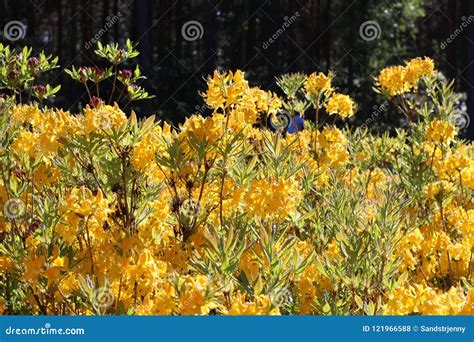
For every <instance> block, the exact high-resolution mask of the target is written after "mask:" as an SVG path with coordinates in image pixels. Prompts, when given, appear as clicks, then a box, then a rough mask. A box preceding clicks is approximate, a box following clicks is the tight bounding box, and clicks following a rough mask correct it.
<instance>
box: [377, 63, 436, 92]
mask: <svg viewBox="0 0 474 342" xmlns="http://www.w3.org/2000/svg"><path fill="white" fill-rule="evenodd" d="M433 73H434V63H433V61H432V60H431V59H430V58H428V57H424V58H420V57H418V58H414V59H412V60H411V61H409V62H407V63H406V64H405V65H404V66H402V65H397V66H391V67H388V68H385V69H383V70H382V71H381V72H380V75H379V76H378V77H377V83H378V84H379V85H380V87H381V88H382V91H384V92H386V93H387V94H388V95H390V96H396V95H401V94H404V93H408V92H410V91H411V90H416V89H417V88H418V84H419V82H420V79H421V78H422V77H431V76H432V75H433Z"/></svg>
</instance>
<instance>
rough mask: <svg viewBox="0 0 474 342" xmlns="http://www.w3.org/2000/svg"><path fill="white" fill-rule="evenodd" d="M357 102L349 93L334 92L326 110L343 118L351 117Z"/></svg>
mask: <svg viewBox="0 0 474 342" xmlns="http://www.w3.org/2000/svg"><path fill="white" fill-rule="evenodd" d="M354 108H355V104H354V101H353V100H352V99H351V98H350V96H348V95H343V94H334V95H332V96H331V98H330V99H329V100H328V102H327V104H326V110H327V112H328V113H329V114H337V115H339V116H340V117H343V118H349V117H351V116H352V115H354Z"/></svg>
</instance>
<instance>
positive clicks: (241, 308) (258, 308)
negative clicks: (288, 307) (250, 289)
mask: <svg viewBox="0 0 474 342" xmlns="http://www.w3.org/2000/svg"><path fill="white" fill-rule="evenodd" d="M225 313H226V314H227V315H231V316H242V315H245V316H249V315H252V316H259V315H279V314H280V310H279V309H278V308H273V306H272V302H271V300H270V297H269V296H267V295H256V296H255V297H254V299H253V300H251V301H246V299H245V295H244V294H242V293H240V292H239V293H237V294H236V296H235V298H234V300H233V302H232V305H231V307H230V309H229V310H227V311H226V312H225Z"/></svg>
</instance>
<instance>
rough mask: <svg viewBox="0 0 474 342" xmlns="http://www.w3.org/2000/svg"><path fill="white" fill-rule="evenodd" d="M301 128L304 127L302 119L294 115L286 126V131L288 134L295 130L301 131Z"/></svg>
mask: <svg viewBox="0 0 474 342" xmlns="http://www.w3.org/2000/svg"><path fill="white" fill-rule="evenodd" d="M303 129H304V119H303V118H302V117H301V116H299V115H295V117H294V118H293V120H291V123H290V125H289V126H288V128H287V130H286V132H287V133H289V134H294V133H296V132H301V131H302V130H303Z"/></svg>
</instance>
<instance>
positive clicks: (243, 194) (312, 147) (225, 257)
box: [0, 43, 474, 315]
mask: <svg viewBox="0 0 474 342" xmlns="http://www.w3.org/2000/svg"><path fill="white" fill-rule="evenodd" d="M0 50H1V57H2V59H1V60H2V62H1V63H2V64H1V67H2V76H1V77H2V79H1V82H2V84H3V85H4V87H5V88H7V89H8V91H9V94H8V95H6V96H3V97H2V100H1V104H2V115H1V116H0V119H1V121H0V138H1V143H2V146H1V150H0V152H1V153H0V173H1V180H0V184H1V187H0V204H1V205H2V207H3V208H4V210H3V212H2V213H1V216H0V231H1V241H2V244H1V247H0V269H1V271H2V272H1V276H0V277H1V283H0V303H1V305H0V310H1V311H2V312H3V313H4V314H69V315H76V314H140V315H143V314H181V315H191V314H192V315H194V314H204V315H207V314H229V315H257V314H258V315H260V314H265V315H266V314H295V315H296V314H338V315H345V314H368V315H374V314H402V315H406V314H441V315H450V314H472V313H473V302H474V290H473V288H472V268H473V267H472V266H473V261H472V250H473V238H474V231H473V227H474V201H473V196H472V194H473V191H474V153H473V152H474V151H473V148H472V145H468V144H466V143H464V142H462V141H460V140H459V139H457V138H456V127H455V125H454V124H453V120H454V119H453V117H452V116H453V111H454V107H453V104H454V103H455V101H456V95H455V94H453V92H452V90H451V86H450V85H449V84H446V83H444V82H442V81H440V80H438V79H437V78H436V75H435V72H434V66H433V64H432V62H431V60H429V59H427V58H425V59H415V60H412V61H410V62H408V63H407V64H406V65H405V66H399V67H390V68H388V69H384V70H382V72H381V74H380V76H379V77H378V78H377V80H376V90H377V91H378V92H381V93H383V94H385V95H386V96H387V99H388V101H389V102H390V103H393V105H395V106H397V107H399V108H400V111H401V113H402V114H403V115H405V116H406V118H407V126H406V129H405V130H399V131H398V132H397V135H396V136H389V135H388V134H385V135H382V136H374V135H372V134H370V132H368V130H367V129H365V130H362V129H361V130H356V131H353V132H351V131H348V130H347V129H340V128H338V127H337V126H336V124H341V122H342V120H344V119H345V118H347V117H350V116H352V115H355V114H356V105H355V104H354V102H353V101H352V99H351V98H350V97H349V96H347V95H343V94H339V93H337V90H336V89H334V88H333V87H332V85H331V80H332V77H333V75H332V74H331V73H329V74H328V75H325V74H323V73H314V74H312V75H303V74H291V75H284V76H282V77H281V78H279V79H278V84H279V85H280V87H281V88H282V91H283V93H284V96H283V97H278V96H277V95H276V94H273V93H269V92H266V91H263V90H261V89H259V88H256V87H250V86H249V84H248V83H247V81H246V80H245V77H244V73H243V72H241V71H236V72H235V73H232V72H228V73H221V72H215V73H214V75H212V76H210V77H209V78H208V79H207V84H208V89H207V91H206V92H205V93H204V94H203V98H204V100H205V102H206V105H207V106H209V107H210V108H212V110H213V115H212V116H209V117H202V116H200V115H192V116H190V117H189V118H188V119H187V120H186V121H185V122H184V123H183V124H182V125H181V126H180V127H178V128H174V127H171V126H169V125H168V124H166V123H160V122H155V119H154V118H153V117H149V118H147V119H146V120H143V121H138V120H137V118H136V115H135V114H134V113H133V112H132V113H131V114H130V115H129V116H127V115H126V114H125V113H124V112H123V111H122V110H121V109H120V108H119V106H118V105H117V104H116V103H115V104H114V103H113V101H112V99H113V95H114V92H115V89H116V87H115V86H114V89H113V90H112V93H111V94H110V99H111V100H109V101H107V103H106V101H104V100H101V99H100V98H99V97H100V94H99V93H98V94H97V97H96V98H93V96H92V94H91V100H93V101H91V103H90V104H89V105H88V106H86V107H85V109H84V110H83V111H82V112H81V113H78V114H71V113H69V112H65V111H63V110H61V109H56V108H48V107H45V106H44V104H43V103H42V101H43V100H44V99H45V98H46V96H43V98H42V97H41V96H36V97H37V98H38V100H39V101H40V102H36V103H32V102H28V103H24V101H21V94H22V92H23V91H25V89H27V88H28V87H30V88H31V87H32V86H33V84H32V81H33V80H34V79H35V77H33V76H32V75H33V74H32V73H33V71H32V69H28V66H27V65H28V62H25V61H28V59H29V58H31V57H29V53H30V52H29V51H30V50H28V49H26V50H23V52H22V55H21V56H22V57H21V58H18V57H16V59H15V58H13V57H12V52H11V51H10V50H9V48H4V47H2V49H0ZM98 51H99V52H98V55H100V56H102V57H104V58H106V59H108V60H109V61H110V62H111V64H112V66H111V68H110V69H107V70H102V71H101V72H100V73H99V74H98V73H97V69H93V68H89V69H87V68H79V69H76V68H73V69H72V70H71V71H69V73H70V74H71V76H72V77H73V78H75V79H77V80H78V81H80V82H82V83H84V84H85V86H86V87H87V89H88V91H89V86H88V82H92V83H94V87H92V89H95V88H97V92H99V90H98V89H99V88H98V84H99V83H100V82H101V81H102V80H103V79H105V78H106V77H113V78H114V81H113V83H114V84H116V82H117V80H118V81H119V83H120V84H123V85H124V88H123V89H124V91H125V92H126V93H127V94H128V95H127V96H128V99H129V100H136V99H142V98H147V97H148V96H149V95H148V94H147V93H146V92H145V91H144V90H143V89H141V88H137V87H135V86H133V87H131V88H130V82H132V83H133V82H135V79H133V78H136V79H138V78H140V77H141V75H140V73H139V71H136V72H134V73H131V74H130V73H128V72H127V73H126V74H125V72H124V71H121V70H120V69H119V68H118V67H117V65H119V64H120V63H122V62H123V61H124V60H125V58H129V57H130V58H131V57H134V56H136V54H135V52H134V50H133V47H132V45H131V43H129V44H128V48H127V49H126V50H121V49H119V48H118V46H115V45H112V46H105V47H104V46H101V45H100V46H99V49H98ZM120 51H124V52H120ZM50 60H51V59H50V58H49V57H48V58H46V57H40V58H39V61H40V65H45V67H44V69H42V70H47V69H50V68H51V67H54V66H55V65H56V60H52V62H48V61H50ZM25 63H26V64H25ZM25 68H26V69H25ZM12 70H21V71H20V72H19V74H17V73H15V75H14V76H15V80H17V79H18V82H17V81H12V79H11V77H10V76H12V75H13V74H12V73H10V72H11V71H12ZM137 70H138V69H137ZM9 75H10V76H9ZM19 75H21V76H19ZM131 79H133V80H132V81H130V80H131ZM127 82H128V83H127ZM96 86H97V87H96ZM45 88H46V87H45ZM46 89H48V88H46ZM56 89H58V88H51V87H50V88H49V90H47V91H46V94H47V95H48V96H51V95H54V93H55V92H56ZM137 89H139V90H137ZM58 90H59V89H58ZM32 94H33V95H34V96H35V94H36V93H35V91H34V90H33V91H32ZM137 94H138V95H137ZM119 100H120V98H119V99H118V100H117V101H119ZM21 102H23V103H21ZM127 102H128V101H127ZM283 109H285V110H286V111H287V112H282V110H283ZM295 113H299V114H300V115H301V116H305V117H306V118H311V119H312V120H313V119H314V120H313V121H314V122H313V123H310V122H309V120H307V122H306V127H305V129H304V130H301V131H297V132H296V133H295V134H285V132H284V131H283V128H284V127H283V128H282V126H281V124H282V123H283V124H284V120H285V119H292V118H293V116H294V115H295ZM282 120H283V121H282ZM328 122H332V124H329V123H328ZM268 124H270V125H271V126H273V127H274V128H276V131H274V132H272V131H270V130H268V129H267V128H266V126H267V125H268ZM287 124H288V122H286V125H287Z"/></svg>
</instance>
